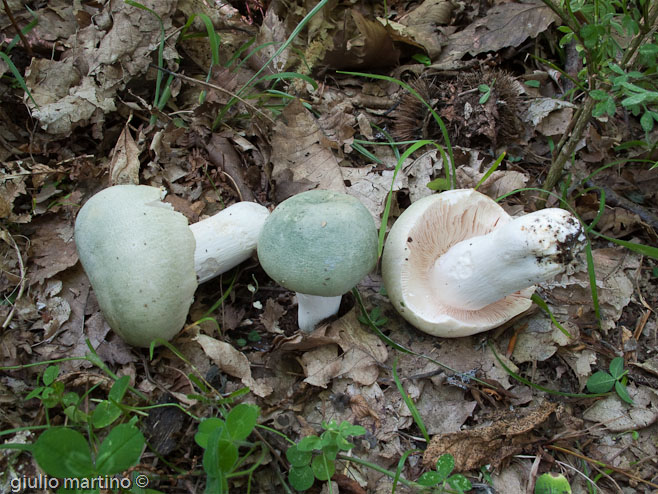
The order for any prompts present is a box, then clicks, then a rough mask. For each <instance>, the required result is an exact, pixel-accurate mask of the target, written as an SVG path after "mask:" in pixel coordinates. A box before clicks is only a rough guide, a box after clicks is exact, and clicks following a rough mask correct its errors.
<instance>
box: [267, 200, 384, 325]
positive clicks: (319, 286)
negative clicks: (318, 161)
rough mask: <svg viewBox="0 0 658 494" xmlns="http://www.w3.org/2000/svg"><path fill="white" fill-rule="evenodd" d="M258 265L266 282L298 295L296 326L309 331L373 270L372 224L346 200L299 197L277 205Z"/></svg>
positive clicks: (364, 212) (374, 238)
mask: <svg viewBox="0 0 658 494" xmlns="http://www.w3.org/2000/svg"><path fill="white" fill-rule="evenodd" d="M258 260H259V261H260V264H261V266H262V267H263V269H264V270H265V272H266V273H267V274H268V275H269V276H270V278H272V279H273V280H275V281H276V282H277V283H279V284H281V285H283V286H284V287H286V288H287V289H289V290H294V291H295V292H297V304H298V323H299V327H300V329H301V330H302V331H312V330H313V328H314V327H315V326H316V324H317V323H319V322H320V321H321V320H323V319H325V318H327V317H330V316H333V315H334V314H336V313H337V312H338V308H339V306H340V300H341V296H342V295H343V294H344V293H345V292H347V291H348V290H350V289H351V288H352V287H354V286H355V285H356V284H357V283H358V282H359V281H360V280H361V278H363V277H364V276H365V275H366V274H368V272H369V271H371V270H372V269H373V268H374V267H375V264H376V262H377V229H376V228H375V222H374V221H373V219H372V216H371V215H370V213H369V212H368V210H367V209H366V208H365V206H363V205H362V204H361V203H360V202H359V200H358V199H356V198H354V197H352V196H350V195H347V194H342V193H339V192H334V191H328V190H312V191H308V192H303V193H301V194H297V195H295V196H293V197H291V198H290V199H287V200H285V201H283V202H282V203H281V204H279V205H278V206H277V208H276V209H275V210H274V211H273V212H272V214H271V215H270V217H269V218H268V219H267V221H266V222H265V226H264V227H263V231H262V232H261V235H260V238H259V239H258Z"/></svg>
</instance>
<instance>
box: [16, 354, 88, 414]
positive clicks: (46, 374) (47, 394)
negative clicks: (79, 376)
mask: <svg viewBox="0 0 658 494" xmlns="http://www.w3.org/2000/svg"><path fill="white" fill-rule="evenodd" d="M58 376H59V365H49V366H48V367H46V369H45V370H44V371H43V374H42V375H41V383H42V385H41V386H37V387H36V388H34V389H33V390H32V391H30V393H28V395H27V396H26V397H25V400H31V399H32V398H37V399H39V400H41V403H43V406H44V407H45V408H46V412H48V410H49V409H51V408H55V407H57V406H61V407H62V409H63V411H64V414H65V415H66V416H67V417H69V419H70V420H72V421H73V422H74V423H82V422H86V421H87V418H88V417H87V415H86V414H85V413H84V412H82V411H81V410H80V409H79V408H78V404H79V403H80V396H78V394H77V393H74V392H72V391H68V392H67V391H66V389H65V385H64V382H63V381H59V380H57V377H58ZM46 419H48V413H46Z"/></svg>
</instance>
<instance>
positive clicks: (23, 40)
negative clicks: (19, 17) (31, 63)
mask: <svg viewBox="0 0 658 494" xmlns="http://www.w3.org/2000/svg"><path fill="white" fill-rule="evenodd" d="M2 3H3V4H4V6H5V12H7V17H9V21H10V22H11V24H12V26H14V29H16V32H17V33H18V37H19V38H20V39H21V43H23V46H24V47H25V51H26V52H27V54H28V55H29V56H30V58H32V57H33V56H34V53H32V47H31V46H30V43H28V41H27V38H26V37H25V35H24V34H23V31H21V28H20V27H18V23H17V22H16V19H15V18H14V14H13V13H12V11H11V9H10V8H9V5H7V0H2Z"/></svg>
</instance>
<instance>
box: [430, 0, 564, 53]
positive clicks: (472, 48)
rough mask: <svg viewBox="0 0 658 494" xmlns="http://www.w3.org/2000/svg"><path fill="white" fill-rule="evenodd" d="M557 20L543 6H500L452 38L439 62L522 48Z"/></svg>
mask: <svg viewBox="0 0 658 494" xmlns="http://www.w3.org/2000/svg"><path fill="white" fill-rule="evenodd" d="M556 18H557V17H556V15H555V14H554V13H553V12H552V11H551V9H549V8H548V7H546V6H544V4H543V3H540V2H532V3H505V4H503V5H497V6H495V7H492V8H491V9H490V10H489V11H488V12H487V15H486V17H483V18H481V19H478V20H477V21H475V22H474V23H472V24H471V25H469V26H468V27H467V28H466V29H464V30H462V31H459V32H457V33H455V34H453V35H452V36H450V37H449V38H448V43H447V45H446V46H445V47H444V48H443V52H442V53H441V56H440V57H439V62H442V63H447V62H453V61H456V60H459V59H461V58H462V57H463V56H464V55H466V54H467V53H468V54H470V55H473V56H475V55H478V54H480V53H484V52H489V51H493V52H496V51H498V50H501V49H503V48H507V47H510V46H512V47H514V46H519V45H520V44H521V43H523V42H524V41H525V40H526V39H528V38H534V37H536V36H537V35H538V34H539V33H541V32H543V31H545V30H546V29H547V28H548V27H549V26H550V25H551V24H552V23H553V22H555V20H556Z"/></svg>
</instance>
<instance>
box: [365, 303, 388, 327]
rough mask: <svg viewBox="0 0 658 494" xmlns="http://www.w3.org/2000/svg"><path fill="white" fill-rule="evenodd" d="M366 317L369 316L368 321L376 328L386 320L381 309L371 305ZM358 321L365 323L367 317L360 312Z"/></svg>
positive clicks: (384, 323)
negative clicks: (371, 307)
mask: <svg viewBox="0 0 658 494" xmlns="http://www.w3.org/2000/svg"><path fill="white" fill-rule="evenodd" d="M368 317H369V318H370V322H371V323H373V324H374V325H375V326H377V327H378V328H381V327H382V326H384V325H386V323H387V322H388V317H386V316H385V315H384V314H382V309H381V308H380V307H373V309H372V310H371V311H370V314H369V316H368ZM359 322H360V323H363V324H366V325H367V324H368V318H366V317H365V316H364V315H362V314H361V315H359Z"/></svg>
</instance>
